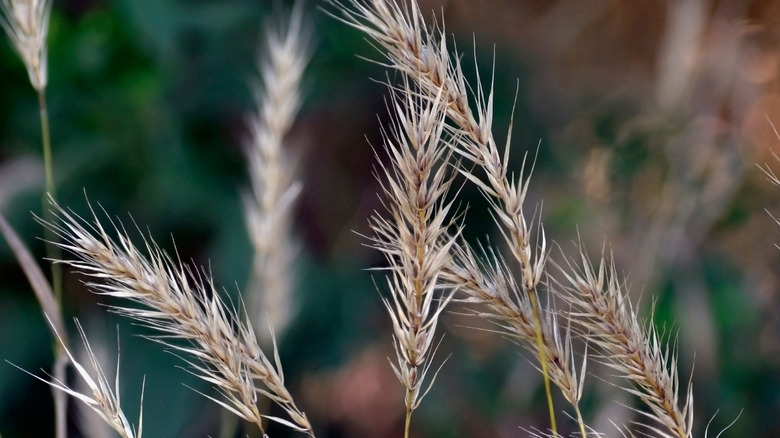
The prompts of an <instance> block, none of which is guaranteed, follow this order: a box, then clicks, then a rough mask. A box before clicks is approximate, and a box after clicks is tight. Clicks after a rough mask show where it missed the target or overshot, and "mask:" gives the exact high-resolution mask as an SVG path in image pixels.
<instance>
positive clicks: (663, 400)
mask: <svg viewBox="0 0 780 438" xmlns="http://www.w3.org/2000/svg"><path fill="white" fill-rule="evenodd" d="M562 272H563V275H564V276H565V277H566V279H567V281H568V284H567V285H565V286H563V287H562V289H564V290H565V292H563V293H561V296H562V297H563V298H564V299H566V300H567V301H568V302H569V303H571V304H572V306H573V308H574V309H575V310H574V311H573V312H572V313H571V314H570V318H571V320H572V322H573V323H574V324H578V325H579V326H580V328H581V330H582V332H583V333H584V334H585V335H586V336H587V338H588V340H589V341H590V342H591V343H592V344H593V345H594V346H595V347H597V348H598V349H600V351H601V359H602V361H603V362H604V363H605V364H607V365H608V366H609V367H611V368H612V369H614V370H615V371H617V372H618V373H619V374H620V376H621V377H624V378H626V379H628V380H629V381H631V382H633V383H634V384H635V385H636V387H632V386H625V387H623V388H624V389H625V390H626V391H628V392H629V393H631V394H633V395H635V396H637V397H638V398H639V399H640V400H642V402H644V403H645V405H646V406H647V407H648V408H649V409H650V411H649V412H644V411H642V412H641V414H642V415H644V416H645V417H646V418H647V419H649V420H651V422H650V423H647V422H639V425H640V426H642V427H644V428H646V429H649V430H650V431H651V432H653V433H655V434H657V436H661V437H664V438H691V437H692V436H693V432H692V430H693V393H692V388H691V387H690V385H688V388H687V390H686V392H685V395H684V403H683V405H682V408H680V406H679V393H680V382H679V376H678V374H677V353H676V351H671V352H670V350H669V347H668V346H666V347H665V346H664V344H663V342H662V340H661V339H660V336H659V335H658V333H657V331H656V329H655V327H654V326H653V325H652V324H651V323H647V324H642V323H641V322H640V321H639V318H638V317H637V314H636V311H635V310H634V308H633V306H632V304H631V302H630V300H629V299H628V297H627V295H626V292H625V289H624V285H623V284H622V283H621V281H620V279H619V276H618V275H617V272H616V270H615V265H614V262H612V261H611V259H606V258H602V259H601V262H600V263H599V265H598V268H595V267H594V266H593V264H592V263H591V262H590V260H589V259H588V257H587V256H585V254H584V253H582V260H581V266H580V268H579V269H576V268H574V267H572V266H571V265H570V266H569V267H568V269H565V270H564V269H562Z"/></svg>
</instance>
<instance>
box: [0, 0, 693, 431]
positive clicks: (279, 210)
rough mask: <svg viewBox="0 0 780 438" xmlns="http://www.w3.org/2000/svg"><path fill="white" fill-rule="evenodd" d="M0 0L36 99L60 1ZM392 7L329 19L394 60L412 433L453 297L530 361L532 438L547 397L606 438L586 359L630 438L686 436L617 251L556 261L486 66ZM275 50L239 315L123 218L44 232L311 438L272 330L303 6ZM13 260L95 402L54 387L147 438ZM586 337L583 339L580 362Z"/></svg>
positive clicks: (282, 316)
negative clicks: (475, 215)
mask: <svg viewBox="0 0 780 438" xmlns="http://www.w3.org/2000/svg"><path fill="white" fill-rule="evenodd" d="M2 1H3V3H2V5H3V9H4V11H5V18H4V19H3V20H2V21H1V22H2V24H3V27H4V28H5V30H6V31H7V33H8V34H9V35H10V36H11V40H12V42H13V44H14V45H15V47H16V49H17V51H18V52H19V54H20V55H21V57H22V58H23V60H24V62H25V64H26V65H27V68H28V71H29V72H30V79H31V81H32V83H33V85H34V86H35V88H36V89H37V90H39V91H40V90H42V89H44V88H45V83H46V61H45V52H46V49H45V34H46V25H47V22H48V15H49V8H50V3H49V2H47V1H17V0H2ZM399 1H401V2H400V3H397V2H396V1H395V0H349V1H347V0H345V1H344V2H341V1H338V0H332V1H331V2H330V9H329V12H330V13H331V14H332V15H333V16H334V17H336V18H337V19H339V20H341V21H342V22H344V23H346V24H348V25H350V26H353V27H355V28H357V29H358V30H360V31H362V32H363V33H364V34H365V35H366V36H367V37H368V38H369V39H370V40H372V41H373V42H374V43H375V45H376V46H377V47H378V48H379V49H380V51H381V53H382V54H383V56H384V58H383V60H382V61H381V63H382V64H384V65H386V66H387V67H388V68H389V69H392V70H394V71H395V72H397V73H398V75H397V77H400V80H398V81H397V82H394V83H389V84H388V90H389V94H390V98H389V105H388V106H389V110H390V112H391V113H392V115H393V122H392V124H391V125H390V126H388V127H385V129H384V131H383V132H384V142H385V147H386V148H387V150H388V151H389V155H390V160H389V163H386V164H382V165H380V172H379V175H378V177H379V179H380V181H381V183H382V187H383V190H384V197H383V199H384V205H385V207H386V211H383V212H381V213H377V214H376V215H374V217H372V219H371V228H372V230H373V235H372V236H370V237H369V240H370V241H371V243H372V245H373V246H374V247H375V248H376V249H377V250H379V251H381V252H382V253H383V254H384V255H385V257H386V259H387V268H386V270H387V276H386V279H387V281H386V285H387V291H388V293H387V296H386V298H385V299H384V304H385V306H386V308H387V311H388V314H389V316H390V321H391V324H392V329H393V342H394V346H395V352H396V358H395V359H394V360H392V361H391V366H392V368H393V370H394V372H395V374H396V376H397V378H398V380H399V381H400V383H401V385H402V386H403V387H404V389H405V398H404V400H405V406H406V417H405V418H406V420H405V436H407V437H408V436H409V430H410V427H409V425H410V422H411V418H412V413H413V412H414V411H415V409H417V408H418V407H419V405H420V403H421V402H422V399H423V397H424V396H425V394H426V392H427V390H428V389H429V388H430V386H431V385H432V384H434V380H435V374H436V373H435V372H431V367H434V368H437V365H436V361H435V359H434V355H435V353H436V349H437V345H438V344H437V340H438V339H439V338H440V337H439V334H438V332H437V325H438V322H439V319H440V316H441V314H442V312H444V311H446V309H447V306H448V304H449V303H450V302H452V301H454V300H455V301H461V302H463V303H465V304H466V305H469V306H473V307H472V308H473V309H474V311H473V315H474V317H476V318H482V319H486V320H489V321H491V322H493V323H495V325H496V327H497V328H496V331H498V332H500V333H502V334H504V335H505V336H507V337H509V338H511V339H513V340H515V341H517V342H518V344H519V345H522V346H523V347H524V348H525V349H526V350H527V351H528V352H529V353H530V354H531V356H533V357H535V358H536V362H537V363H538V369H539V370H540V372H541V373H542V374H543V376H544V382H545V386H546V393H547V399H548V403H549V411H550V428H549V430H548V431H544V432H541V431H537V432H531V433H532V434H533V435H535V436H559V433H558V429H557V423H556V419H555V412H556V410H555V407H554V406H553V402H552V401H553V396H552V391H553V386H554V387H556V388H557V389H558V390H559V391H560V392H561V394H562V395H563V398H564V399H565V400H566V401H567V402H568V403H569V404H570V408H571V412H572V414H573V415H572V418H574V419H575V421H576V422H577V425H578V429H579V431H578V435H579V436H598V435H599V431H596V430H593V429H592V428H590V427H589V426H588V425H587V421H586V419H585V418H583V415H582V414H581V411H580V407H579V403H580V400H581V399H582V397H583V391H584V389H585V376H586V365H587V363H588V358H593V359H595V360H597V361H599V362H602V363H604V364H606V365H607V366H609V367H611V368H612V369H613V370H615V371H616V372H617V374H618V375H619V376H620V377H622V378H624V379H625V380H626V382H625V383H624V384H622V385H621V386H622V387H623V388H624V389H625V390H626V391H628V392H629V393H631V394H633V395H635V396H636V397H638V399H639V400H641V402H643V403H644V405H645V408H642V409H638V412H639V414H640V419H639V420H638V421H637V423H636V424H635V425H634V426H630V425H626V426H620V427H619V428H620V429H621V431H622V432H623V433H624V434H626V435H633V434H634V433H639V434H646V435H649V436H658V437H674V438H689V437H692V436H693V431H692V428H693V416H692V404H693V400H692V393H691V389H690V387H688V388H686V389H681V388H680V383H679V378H678V374H677V369H676V368H677V364H676V354H675V352H674V351H671V352H670V350H669V347H667V346H665V345H664V342H663V340H662V339H661V337H660V336H659V334H658V333H657V332H656V330H655V329H654V327H653V326H652V325H650V324H646V323H643V322H642V321H641V320H640V319H639V318H638V316H637V313H636V311H635V309H634V307H633V306H632V305H631V303H630V301H629V300H628V297H627V291H626V289H625V285H624V283H623V282H622V280H621V279H620V276H619V275H618V273H617V272H616V269H615V267H614V265H613V263H612V262H611V261H610V257H608V256H602V258H601V260H600V261H599V262H598V263H592V262H591V259H590V258H589V257H588V256H587V255H585V254H584V252H583V253H582V254H583V255H582V258H581V259H580V260H572V261H569V262H568V263H563V264H561V265H555V264H553V263H552V262H549V258H548V256H549V249H548V245H547V239H546V236H545V233H544V229H543V227H542V225H541V222H540V221H536V220H535V215H534V214H531V215H528V214H527V213H526V211H525V209H524V207H525V206H524V204H525V198H526V195H527V192H528V188H529V179H528V178H529V174H530V173H531V172H530V171H528V170H527V169H526V168H525V166H523V168H521V169H519V171H518V172H514V171H512V169H510V168H509V167H508V163H509V151H510V149H511V145H510V143H511V130H512V127H511V126H509V127H508V132H509V135H507V140H506V143H505V144H503V145H499V144H498V142H497V141H496V140H495V137H494V132H495V131H496V128H494V126H493V98H494V96H493V93H492V90H491V89H490V88H487V89H486V88H483V85H482V81H481V80H480V78H479V72H477V81H476V83H475V84H469V83H467V81H466V79H465V76H464V72H463V70H462V67H461V64H460V57H459V55H458V53H457V52H456V51H455V50H454V48H452V47H450V43H448V42H447V38H446V36H445V33H444V30H443V24H436V23H434V24H430V23H426V21H425V20H424V14H423V12H422V11H421V10H420V8H419V6H418V5H417V2H416V1H414V0H412V1H409V2H406V1H403V0H399ZM266 40H267V47H266V50H265V55H266V56H265V58H264V61H263V62H262V64H261V68H260V71H261V82H262V84H263V85H262V86H261V87H260V88H259V89H258V90H257V92H256V96H257V102H258V109H257V111H258V112H257V114H256V115H255V116H253V117H252V118H251V119H250V121H249V126H250V127H251V134H252V135H251V138H250V139H249V141H247V144H246V154H247V159H248V162H249V168H250V175H251V181H252V185H251V190H248V191H247V192H246V194H245V196H244V201H245V202H244V203H245V210H246V218H247V225H248V228H249V230H250V236H251V238H252V242H253V244H254V247H255V263H254V270H253V271H254V277H253V281H252V282H251V286H250V291H249V295H248V296H247V297H245V301H246V302H247V303H249V304H250V305H248V306H246V308H245V307H244V306H243V305H242V306H239V308H236V306H232V305H228V304H227V303H225V302H224V301H223V300H222V299H221V298H220V294H219V292H218V290H217V288H215V286H214V285H213V284H212V281H211V278H210V277H209V275H208V274H207V273H205V272H203V271H202V270H201V269H198V268H193V267H188V266H187V265H185V264H182V263H181V262H180V261H179V260H177V259H176V258H175V257H171V256H169V255H168V254H166V253H164V252H163V251H162V250H160V249H159V248H158V247H157V246H156V244H155V243H154V242H152V241H144V242H143V243H142V245H140V246H137V245H135V244H133V243H132V242H131V240H130V238H129V237H128V234H127V233H126V231H125V229H124V228H123V227H122V226H121V224H118V225H117V224H115V223H112V224H111V226H110V227H107V228H106V227H104V226H103V225H101V222H100V221H99V220H98V215H95V214H93V218H92V219H91V220H88V221H87V220H84V219H82V218H79V217H78V216H76V215H74V214H72V213H70V212H69V211H68V210H67V209H64V208H61V207H60V206H59V205H58V204H57V203H56V202H54V201H52V203H51V205H52V207H53V209H54V211H55V213H54V216H55V217H54V219H53V220H44V223H45V225H46V226H47V227H48V228H49V229H51V230H53V231H54V232H55V233H56V234H57V236H58V238H57V240H56V241H57V242H58V243H57V244H58V245H59V247H60V248H62V249H63V250H65V251H66V252H68V253H70V254H71V255H72V256H73V258H70V259H69V258H66V259H63V260H61V263H65V264H68V265H70V266H71V267H72V268H73V269H75V270H76V271H78V272H80V273H82V274H84V275H86V276H88V277H90V280H89V283H88V284H89V286H90V287H91V289H92V290H93V291H94V292H95V293H97V294H101V295H108V296H112V297H116V298H120V299H122V300H125V302H126V303H127V304H126V305H122V306H120V307H116V308H115V310H116V311H117V312H118V313H120V314H122V315H124V316H126V317H128V318H130V319H132V320H134V321H137V322H141V323H143V324H145V325H147V326H149V327H151V328H153V329H155V330H156V331H157V333H158V334H159V336H158V337H155V338H153V339H154V340H156V341H159V342H161V343H163V344H165V345H168V346H170V347H172V348H174V349H175V350H176V351H178V352H179V353H180V354H181V356H182V358H184V360H185V361H187V363H188V364H189V365H190V367H191V368H190V369H191V370H192V372H193V373H194V374H195V375H197V376H198V377H200V378H202V379H203V380H205V381H206V382H208V383H210V384H212V385H213V386H214V388H215V389H216V390H217V392H218V393H219V396H217V397H213V398H212V399H213V400H214V401H215V402H216V403H218V404H220V405H221V406H222V407H224V408H225V409H227V410H228V411H230V412H232V413H233V414H235V415H236V416H238V417H240V418H242V419H243V420H245V421H248V422H250V423H254V424H256V425H257V427H258V428H259V430H260V431H261V432H264V430H265V429H264V427H265V426H264V424H265V422H266V421H268V420H271V421H276V422H279V423H282V424H284V425H286V426H288V427H290V428H292V429H294V430H296V431H299V432H302V433H304V434H308V435H309V436H312V437H313V436H315V431H314V429H313V427H312V425H311V424H310V423H309V420H308V419H307V417H306V415H305V414H304V412H303V410H302V409H301V408H299V406H298V405H297V404H296V402H295V401H294V399H293V396H292V394H291V393H290V392H289V391H288V389H287V387H286V385H285V381H284V373H283V371H282V364H281V363H280V361H279V355H278V353H277V349H276V345H275V343H274V341H273V330H274V329H275V330H277V331H278V330H283V329H284V327H285V326H286V325H287V323H288V322H289V321H290V319H291V317H292V315H293V308H292V304H291V303H290V302H289V296H290V293H289V291H290V289H291V288H292V284H291V279H292V278H294V275H293V274H292V272H291V270H292V261H293V258H294V250H293V248H294V244H293V243H291V241H290V223H291V210H292V207H293V205H294V201H295V199H296V197H297V196H298V194H299V193H300V182H298V181H296V179H295V177H294V175H295V172H294V160H293V159H292V157H291V156H290V155H289V153H288V151H287V150H286V149H285V147H284V142H285V138H286V135H287V133H288V131H289V130H290V127H291V125H292V122H293V120H294V118H295V114H296V112H297V109H298V107H299V104H300V103H299V96H298V88H299V81H300V78H301V76H302V73H303V70H304V67H305V64H306V62H307V60H308V57H309V56H308V55H309V51H308V44H307V43H308V39H307V36H306V32H305V31H304V30H303V24H302V21H301V9H300V8H298V9H296V10H295V11H293V13H292V15H291V19H290V21H289V22H288V23H287V24H285V25H282V26H271V30H270V31H269V32H268V33H267V39H266ZM472 90H473V91H472ZM472 103H473V105H472ZM524 163H525V161H524ZM463 183H465V184H475V185H476V186H477V187H478V188H479V189H480V190H481V191H482V193H483V194H484V196H485V197H486V199H488V201H489V204H490V208H491V209H492V214H493V216H494V218H495V222H496V224H497V226H498V228H499V229H500V231H501V234H502V236H503V237H504V240H505V244H506V245H505V246H506V248H507V249H508V251H507V254H508V258H507V259H505V258H504V257H502V256H501V255H500V252H499V250H497V249H494V248H492V247H484V248H483V247H481V248H472V247H470V246H469V244H468V243H466V242H465V241H464V240H463V239H462V238H461V235H460V233H461V230H462V229H463V227H464V226H465V225H464V224H463V223H462V222H461V221H460V218H461V217H462V215H461V211H459V210H458V208H457V205H458V204H457V203H456V200H457V197H456V196H453V195H452V194H451V193H450V190H449V189H450V188H451V186H452V185H453V184H463ZM101 216H102V215H101ZM106 217H108V216H107V215H106ZM0 219H2V218H0ZM0 225H2V231H3V234H5V235H6V237H8V238H9V241H10V240H13V232H12V230H10V229H9V228H8V227H7V226H6V225H7V224H5V222H4V221H2V220H0ZM112 235H117V236H118V237H111V236H112ZM9 236H10V237H9ZM14 242H16V241H14ZM17 243H18V242H17ZM14 251H15V252H16V253H17V255H18V257H19V258H20V261H21V262H22V264H23V265H24V266H25V269H26V270H27V271H28V276H30V277H31V280H32V279H33V278H35V279H37V281H35V282H33V283H35V284H37V286H34V289H36V292H38V293H39V296H42V298H41V302H42V303H48V304H47V305H45V306H44V307H45V311H46V312H47V314H49V317H50V318H51V320H52V321H53V323H52V325H53V327H55V329H54V331H55V332H56V333H57V336H58V338H59V339H60V341H61V342H62V345H63V349H64V351H65V352H66V357H67V358H68V359H69V361H70V364H71V365H72V366H73V367H74V368H75V370H76V371H77V373H78V375H79V377H80V378H81V379H83V380H84V381H85V382H86V385H87V387H88V388H89V392H79V391H77V390H74V389H72V388H73V387H72V386H69V384H68V383H67V382H66V381H65V378H64V377H60V376H57V375H55V377H54V378H53V380H51V381H50V382H49V383H50V384H51V385H52V386H54V387H55V388H56V389H58V390H61V391H64V392H65V393H67V394H70V395H71V396H73V397H75V398H76V399H77V400H79V401H81V402H83V403H85V404H86V405H88V406H89V407H90V408H92V409H93V410H95V411H96V412H97V413H98V414H99V415H100V416H101V417H102V418H103V419H104V420H105V421H106V423H108V424H109V425H110V426H111V427H112V428H114V429H115V430H116V431H117V432H118V433H119V434H120V435H121V436H123V437H134V436H140V435H141V421H140V419H139V422H138V426H137V430H136V429H135V428H134V427H132V426H131V425H130V423H129V422H128V420H127V419H126V417H125V415H124V413H123V412H122V409H121V404H120V400H119V391H118V382H116V383H115V384H114V385H113V388H112V385H110V384H109V379H108V378H107V377H106V376H105V374H104V373H103V371H102V369H101V367H100V366H99V364H98V361H97V359H96V358H95V356H94V354H92V352H91V350H90V349H89V347H87V352H88V358H89V362H90V363H89V364H88V365H89V367H85V366H83V365H82V364H80V363H79V362H77V360H76V359H75V358H74V357H73V355H71V353H70V352H69V350H67V348H68V347H67V345H68V343H67V336H66V334H65V332H64V329H63V325H62V322H61V316H60V313H59V311H58V310H57V305H56V303H52V300H51V299H47V298H46V296H47V294H48V295H51V292H50V291H48V292H47V288H48V285H46V284H45V283H46V282H45V280H42V278H43V277H42V275H41V274H40V272H35V268H34V267H32V266H31V265H34V263H32V262H31V261H30V260H29V256H27V255H26V253H25V250H24V248H23V246H22V245H20V244H18V245H14ZM25 260H26V261H25ZM515 273H517V274H515ZM31 282H32V281H31ZM41 283H43V284H41ZM543 293H547V294H554V297H543V296H542V294H543ZM555 300H559V301H560V300H562V301H563V302H565V303H566V304H567V311H565V312H564V311H559V310H556V307H555V306H552V305H547V304H544V303H549V302H553V301H555ZM262 326H270V327H271V330H259V332H260V333H269V332H270V333H271V335H270V336H267V337H266V336H263V337H262V338H261V340H258V336H259V335H258V334H256V332H255V328H254V327H262ZM79 330H80V328H79ZM80 334H81V337H82V339H83V341H84V342H85V343H86V337H85V335H84V333H83V332H81V330H80ZM577 336H579V337H581V338H583V339H584V340H585V343H586V344H587V345H588V350H587V351H583V352H580V355H581V357H582V358H581V359H579V360H578V359H577V358H576V357H577V356H578V354H577V353H575V347H574V342H573V339H574V338H575V337H577ZM87 345H88V344H87ZM260 398H268V399H270V400H271V401H272V402H274V403H275V404H277V405H278V406H280V407H281V408H282V409H283V411H284V412H285V413H286V415H287V416H286V417H285V418H280V417H270V416H268V415H267V412H266V410H265V408H264V407H263V406H264V405H263V404H261V403H258V402H259V399H260ZM519 426H522V425H519ZM62 433H63V434H64V432H62Z"/></svg>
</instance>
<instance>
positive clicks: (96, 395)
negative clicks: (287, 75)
mask: <svg viewBox="0 0 780 438" xmlns="http://www.w3.org/2000/svg"><path fill="white" fill-rule="evenodd" d="M47 318H48V316H47ZM49 323H50V324H52V330H53V331H54V332H55V335H56V337H57V340H58V341H59V342H60V345H61V346H62V348H63V350H64V351H65V354H67V356H68V358H69V359H70V363H71V364H73V368H75V369H76V372H77V373H78V375H79V377H81V379H82V380H83V382H84V383H85V385H86V387H87V388H88V389H89V393H87V392H79V391H77V390H75V389H72V388H71V387H70V386H68V384H67V383H66V382H65V381H63V380H60V379H58V378H56V377H52V380H51V381H49V380H46V379H43V378H41V377H38V376H36V375H34V374H31V373H28V374H30V375H32V376H33V377H35V378H36V379H38V380H40V381H42V382H44V383H47V384H49V385H51V386H52V388H54V389H56V390H57V391H61V392H62V393H63V394H68V395H70V396H72V397H74V398H76V399H77V400H79V401H80V402H82V403H84V404H85V405H86V406H87V407H89V408H90V409H92V410H93V411H95V412H96V413H97V414H98V415H99V416H100V417H101V418H102V419H103V421H104V422H105V423H106V424H108V425H109V426H110V427H111V428H112V429H114V430H115V431H116V432H117V433H118V434H119V436H121V437H122V438H141V435H142V428H143V414H141V416H140V417H139V419H138V432H137V433H136V431H135V428H134V427H133V426H132V425H131V424H130V422H129V421H128V420H127V417H126V416H125V413H124V411H122V405H121V402H120V398H119V365H118V364H117V370H116V377H115V379H114V385H113V389H112V387H111V384H109V381H108V378H106V374H105V373H104V372H103V369H102V367H101V366H100V362H99V361H98V359H97V357H96V355H95V353H94V352H93V351H92V348H91V347H90V345H89V341H87V336H86V335H85V334H84V329H83V328H82V327H81V324H79V322H78V320H76V327H77V328H78V331H79V335H80V336H81V340H82V342H83V343H84V347H85V348H86V354H87V358H88V360H89V365H90V369H91V370H92V371H91V372H90V371H88V370H87V369H86V368H85V367H84V366H83V365H82V364H81V363H79V362H78V361H77V360H76V358H75V357H74V356H73V355H72V354H71V352H70V351H69V350H68V348H67V345H66V344H65V341H64V340H63V338H62V337H61V336H60V334H59V333H58V332H57V329H56V328H55V326H54V323H53V322H52V321H51V320H49ZM22 371H24V370H22ZM25 372H27V371H25ZM141 399H142V402H143V391H142V395H141Z"/></svg>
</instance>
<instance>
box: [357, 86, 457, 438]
mask: <svg viewBox="0 0 780 438" xmlns="http://www.w3.org/2000/svg"><path fill="white" fill-rule="evenodd" d="M411 87H412V85H411V84H410V83H409V82H408V81H404V83H403V85H402V86H401V87H400V89H399V90H394V94H393V98H392V102H391V106H392V109H391V111H392V112H393V113H394V117H395V120H394V124H393V127H392V130H391V132H390V134H388V133H385V135H384V140H385V144H386V146H387V148H388V150H389V152H390V160H391V164H390V165H388V166H386V167H385V166H383V167H382V172H381V173H382V174H383V175H381V178H380V181H382V185H383V190H384V194H385V199H384V202H385V206H386V207H387V210H388V213H389V217H383V216H380V215H378V214H376V215H374V216H373V217H372V223H371V228H372V230H373V231H374V237H373V241H374V246H375V247H376V248H377V249H379V250H380V251H382V252H383V253H384V255H385V257H386V258H387V261H388V263H389V268H388V269H389V270H390V271H391V272H390V278H388V286H389V289H390V294H391V297H392V299H391V300H389V299H385V300H384V303H385V306H386V307H387V310H388V312H389V314H390V317H391V319H392V322H393V334H394V344H395V350H396V355H397V363H396V364H394V365H393V370H394V371H395V374H396V376H397V377H398V379H399V380H400V381H401V383H402V384H403V385H404V387H405V388H406V397H405V402H406V424H405V436H408V435H409V424H410V420H411V414H412V411H414V410H415V409H417V407H418V406H419V404H420V401H421V400H422V398H423V397H424V395H425V393H426V392H427V390H423V383H424V381H425V377H426V373H427V372H428V370H429V368H430V366H431V362H432V357H433V354H434V351H435V347H434V340H435V335H436V326H437V323H438V320H439V315H440V314H441V312H442V311H443V309H444V308H445V306H446V304H447V302H448V301H449V300H450V298H451V297H452V294H451V293H450V294H445V295H444V296H442V297H440V296H438V295H437V293H436V291H437V289H439V288H440V277H441V273H442V269H443V268H444V267H445V266H446V265H447V264H449V262H450V248H451V247H452V246H453V245H454V244H455V241H456V240H455V239H456V238H455V237H454V236H452V235H450V233H449V232H448V230H449V229H450V228H451V226H452V225H453V224H452V222H451V219H450V211H451V209H452V201H447V200H445V196H446V194H447V190H448V189H449V187H450V185H451V183H452V172H451V169H450V168H449V165H448V160H449V157H450V155H451V148H450V145H449V143H448V141H451V140H447V139H445V138H444V137H443V135H444V111H443V108H442V101H441V100H437V99H433V100H428V99H424V98H421V97H419V95H418V93H417V92H415V91H414V90H413V89H412V88H411ZM455 234H456V235H457V233H455ZM434 378H435V377H434ZM431 383H432V380H431ZM429 385H430V384H429Z"/></svg>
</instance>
